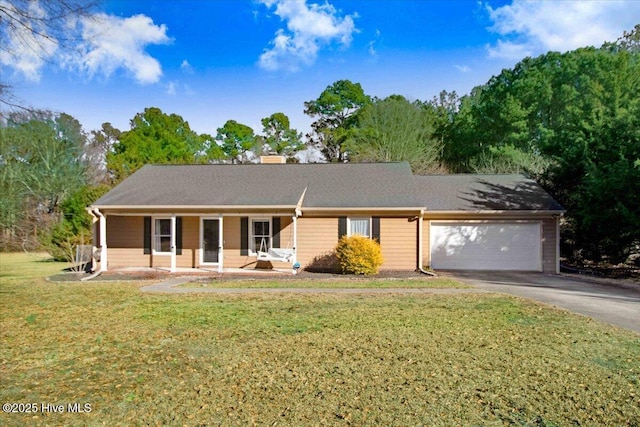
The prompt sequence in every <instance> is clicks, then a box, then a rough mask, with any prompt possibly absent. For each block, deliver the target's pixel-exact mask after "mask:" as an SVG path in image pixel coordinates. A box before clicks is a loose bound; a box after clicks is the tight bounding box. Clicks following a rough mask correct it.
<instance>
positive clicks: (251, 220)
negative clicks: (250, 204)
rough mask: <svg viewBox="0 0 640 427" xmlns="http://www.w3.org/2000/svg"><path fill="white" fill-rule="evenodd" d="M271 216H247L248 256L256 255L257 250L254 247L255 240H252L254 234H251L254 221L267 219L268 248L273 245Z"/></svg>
mask: <svg viewBox="0 0 640 427" xmlns="http://www.w3.org/2000/svg"><path fill="white" fill-rule="evenodd" d="M272 219H273V217H264V216H256V217H249V255H250V256H257V255H258V251H257V250H256V248H255V244H254V243H255V242H254V234H253V223H254V221H269V243H268V245H269V248H268V249H271V248H272V247H273V221H272Z"/></svg>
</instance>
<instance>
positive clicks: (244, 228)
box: [240, 216, 249, 255]
mask: <svg viewBox="0 0 640 427" xmlns="http://www.w3.org/2000/svg"><path fill="white" fill-rule="evenodd" d="M240 255H249V218H248V217H246V216H243V217H240Z"/></svg>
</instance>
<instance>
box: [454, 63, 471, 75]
mask: <svg viewBox="0 0 640 427" xmlns="http://www.w3.org/2000/svg"><path fill="white" fill-rule="evenodd" d="M454 67H456V70H458V71H460V72H461V73H468V72H469V71H471V67H469V66H468V65H459V64H456V65H454Z"/></svg>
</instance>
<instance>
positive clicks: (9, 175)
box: [0, 25, 640, 262]
mask: <svg viewBox="0 0 640 427" xmlns="http://www.w3.org/2000/svg"><path fill="white" fill-rule="evenodd" d="M639 45H640V25H639V26H636V28H635V29H634V30H633V31H631V32H629V33H626V32H625V34H624V35H623V36H622V37H621V38H620V39H618V40H617V41H616V42H613V43H607V44H605V45H603V46H602V47H600V48H593V47H588V48H582V49H577V50H575V51H571V52H567V53H563V54H561V53H557V52H549V53H546V54H544V55H541V56H538V57H536V58H525V59H523V60H522V61H521V62H519V63H518V64H516V65H515V66H514V67H513V68H511V69H505V70H503V71H502V72H501V73H500V74H499V75H497V76H494V77H492V78H491V79H490V80H489V81H488V82H487V83H485V84H483V85H481V86H478V87H475V88H474V89H473V90H472V91H471V92H470V93H469V94H468V95H464V96H458V94H456V93H455V92H446V91H443V92H441V93H440V94H439V96H437V97H434V98H433V99H430V100H425V101H420V100H409V99H406V98H405V97H403V96H400V95H392V96H389V97H386V98H377V97H372V96H370V95H367V94H366V93H365V91H364V89H363V88H362V86H361V85H360V84H359V83H354V82H351V81H349V80H339V81H336V82H334V83H333V84H331V85H329V86H327V88H326V89H325V90H324V91H322V92H321V93H320V95H319V96H318V98H316V99H313V100H309V101H307V102H304V113H305V114H306V115H308V116H309V117H311V118H312V119H314V121H313V123H312V125H311V131H310V132H309V133H308V134H307V135H305V136H303V135H302V134H301V133H300V132H299V131H298V130H296V129H293V128H292V127H291V124H290V121H289V118H288V117H287V115H286V114H284V113H282V112H277V113H274V114H272V115H271V116H269V117H265V118H263V119H262V120H261V124H262V126H263V128H262V130H261V133H256V132H255V130H254V129H252V128H251V127H249V126H247V125H245V124H242V123H239V122H237V121H235V120H228V121H227V122H226V123H224V124H223V125H222V126H221V127H220V128H218V129H217V131H216V134H215V135H209V134H198V133H197V132H195V131H193V130H192V129H191V128H190V126H189V123H188V122H187V121H186V120H184V119H183V118H182V117H180V116H179V115H176V114H167V113H165V112H163V111H161V110H160V109H159V108H155V107H151V108H147V109H145V110H144V111H143V112H140V113H138V114H136V115H135V117H134V118H133V119H132V120H131V121H130V129H128V130H124V131H122V130H119V129H116V128H114V127H113V126H112V125H111V124H109V123H104V124H103V125H102V127H101V129H99V130H95V131H92V132H89V133H86V132H84V131H83V130H82V127H81V126H80V124H79V123H78V121H77V120H75V119H74V118H73V117H71V116H69V115H66V114H53V113H51V112H41V111H14V112H12V113H10V114H9V115H6V116H5V117H4V118H3V120H2V122H1V123H0V137H1V139H0V191H2V194H3V197H2V199H1V200H2V201H1V202H0V229H1V231H2V237H1V240H0V249H2V250H15V249H17V248H21V247H22V248H26V249H34V248H37V247H39V246H41V245H43V244H44V245H45V246H46V247H48V248H49V249H50V250H52V251H54V252H55V251H56V250H58V249H59V248H60V247H63V248H64V251H68V248H67V246H71V245H75V244H78V243H81V242H84V241H87V240H88V239H89V236H90V233H89V231H88V224H89V222H88V221H89V219H88V217H87V216H86V215H85V212H84V207H85V206H87V205H89V204H90V203H91V202H92V201H94V200H95V199H96V198H97V197H99V196H100V195H101V194H103V193H104V192H105V191H107V190H108V189H109V188H111V187H112V186H114V185H116V184H117V183H118V182H120V181H121V180H122V179H124V178H126V177H127V176H129V175H130V174H132V173H133V172H135V171H136V170H137V169H139V168H140V167H142V166H143V165H144V164H147V163H174V164H175V163H181V164H193V163H204V164H208V163H245V162H252V161H255V158H256V157H257V156H260V155H263V154H279V155H283V156H285V157H287V159H288V161H290V162H296V161H300V155H299V153H300V152H301V151H303V150H313V151H315V152H317V153H321V154H322V156H323V157H324V159H325V160H326V161H328V162H373V161H383V162H388V161H408V162H409V163H410V164H411V167H412V169H413V170H414V172H415V173H418V174H425V173H524V174H526V175H528V176H531V177H533V178H535V179H536V180H537V181H538V182H540V183H541V184H542V185H543V186H544V187H545V188H546V189H547V190H548V191H549V192H550V193H551V194H552V195H553V196H554V197H555V198H556V199H557V200H558V201H559V202H560V203H561V204H562V205H563V206H564V207H565V208H566V209H567V215H566V217H565V221H564V225H563V251H564V254H565V255H568V256H571V257H577V258H582V259H589V260H602V259H606V260H608V261H610V262H621V261H624V260H625V259H626V257H627V256H628V255H629V253H630V251H633V248H634V247H636V248H637V246H638V244H639V242H640V61H639V58H640V51H639ZM296 155H297V156H296ZM64 251H62V250H59V251H58V252H64Z"/></svg>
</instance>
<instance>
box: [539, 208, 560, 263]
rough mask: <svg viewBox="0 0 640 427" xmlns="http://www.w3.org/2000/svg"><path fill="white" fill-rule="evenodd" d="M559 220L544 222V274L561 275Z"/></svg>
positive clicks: (550, 219)
mask: <svg viewBox="0 0 640 427" xmlns="http://www.w3.org/2000/svg"><path fill="white" fill-rule="evenodd" d="M557 224H558V223H557V220H556V219H555V218H546V219H544V220H543V221H542V271H543V272H544V273H552V274H556V273H559V272H558V271H557V254H556V250H557V247H558V244H557V243H558V242H557V241H556V236H557V234H556V227H557Z"/></svg>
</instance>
